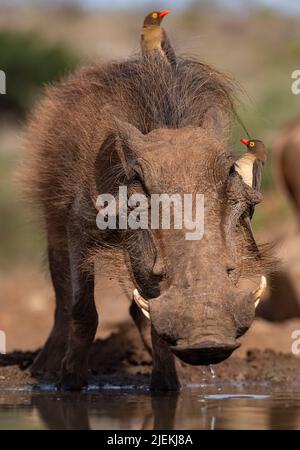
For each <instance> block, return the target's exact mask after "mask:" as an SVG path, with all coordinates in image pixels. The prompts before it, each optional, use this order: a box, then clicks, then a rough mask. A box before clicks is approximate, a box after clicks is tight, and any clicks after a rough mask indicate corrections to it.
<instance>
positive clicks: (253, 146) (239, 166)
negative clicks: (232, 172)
mask: <svg viewBox="0 0 300 450" xmlns="http://www.w3.org/2000/svg"><path fill="white" fill-rule="evenodd" d="M241 142H242V144H244V145H246V146H247V153H246V154H245V155H243V156H242V157H241V158H239V159H238V160H237V161H236V163H235V169H236V171H237V172H238V173H239V174H240V176H241V177H242V178H243V180H244V182H245V183H246V184H248V186H250V187H252V188H253V189H255V190H256V191H260V190H261V182H262V173H263V167H264V164H265V161H266V147H265V144H264V143H263V142H262V141H260V140H258V139H249V140H248V139H241Z"/></svg>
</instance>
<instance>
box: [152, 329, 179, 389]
mask: <svg viewBox="0 0 300 450" xmlns="http://www.w3.org/2000/svg"><path fill="white" fill-rule="evenodd" d="M151 335H152V354H153V369H152V377H151V390H154V391H179V390H180V388H181V385H180V381H179V377H178V373H177V371H178V367H177V368H176V358H175V356H174V355H173V353H172V352H171V350H170V349H169V346H168V344H167V343H166V342H165V341H164V340H163V339H162V338H160V337H159V336H158V334H157V333H156V331H155V330H154V328H153V327H151Z"/></svg>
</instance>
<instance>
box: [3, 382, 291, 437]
mask: <svg viewBox="0 0 300 450" xmlns="http://www.w3.org/2000/svg"><path fill="white" fill-rule="evenodd" d="M268 391H269V389H268V388H248V389H245V388H237V387H235V388H234V387H226V388H225V387H219V388H216V387H215V386H214V387H202V388H197V389H190V390H185V391H183V392H182V393H181V394H179V395H176V394H152V395H151V394H150V393H149V392H139V393H136V392H133V391H127V392H126V391H125V392H124V391H121V390H120V391H118V390H117V391H116V390H115V391H101V392H86V393H60V392H44V391H33V392H22V393H20V392H19V393H16V392H15V391H14V392H9V391H6V392H2V393H1V395H0V429H7V428H9V429H28V428H31V429H41V428H45V429H64V430H72V429H84V430H87V429H112V430H122V429H134V430H142V429H150V430H151V429H155V430H172V429H176V430H180V429H181V430H183V429H199V430H204V429H211V430H218V429H222V430H224V429H225V430H226V429H300V388H299V389H296V390H293V391H282V390H279V389H277V390H276V389H275V390H274V389H273V390H271V392H268Z"/></svg>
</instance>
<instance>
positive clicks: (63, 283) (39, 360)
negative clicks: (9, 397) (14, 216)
mask: <svg viewBox="0 0 300 450" xmlns="http://www.w3.org/2000/svg"><path fill="white" fill-rule="evenodd" d="M62 233H63V230H60V234H61V236H62ZM48 235H49V243H48V259H49V269H50V273H51V279H52V284H53V287H54V291H55V299H56V309H55V322H54V326H53V328H52V331H51V333H50V336H49V338H48V339H47V342H46V343H45V345H44V347H43V349H42V350H41V351H40V353H39V354H38V356H37V357H36V359H35V361H34V363H33V365H32V368H31V373H32V375H33V376H35V377H37V378H38V377H42V378H49V377H50V378H52V377H57V376H58V374H59V372H60V368H61V363H62V360H63V357H64V355H65V353H66V349H67V343H68V330H69V317H70V307H71V301H72V290H71V285H70V266H69V254H68V251H67V250H66V249H64V248H60V249H58V248H57V246H54V245H53V244H52V243H51V234H50V232H49V230H48Z"/></svg>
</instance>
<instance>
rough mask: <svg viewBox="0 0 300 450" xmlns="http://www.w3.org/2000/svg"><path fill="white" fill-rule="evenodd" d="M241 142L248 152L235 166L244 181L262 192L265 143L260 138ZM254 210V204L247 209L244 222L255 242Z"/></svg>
mask: <svg viewBox="0 0 300 450" xmlns="http://www.w3.org/2000/svg"><path fill="white" fill-rule="evenodd" d="M241 142H242V144H244V145H246V146H247V152H246V153H245V155H243V156H242V157H241V158H239V159H238V160H237V161H236V162H235V164H234V168H235V170H236V172H237V173H238V174H239V175H240V176H241V177H242V179H243V181H244V183H246V184H247V185H248V186H249V187H251V188H252V189H255V190H256V191H259V192H260V190H261V183H262V173H263V168H264V164H265V161H266V147H265V144H264V143H263V142H262V141H260V140H258V139H241ZM254 210H255V208H254V206H251V207H249V208H248V209H247V211H246V213H245V216H244V223H245V225H246V227H247V229H248V231H249V233H250V235H251V237H252V240H253V242H254V243H255V239H254V236H253V232H252V227H251V222H250V220H251V219H252V217H253V214H254ZM255 246H256V244H255ZM256 248H257V247H256Z"/></svg>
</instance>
